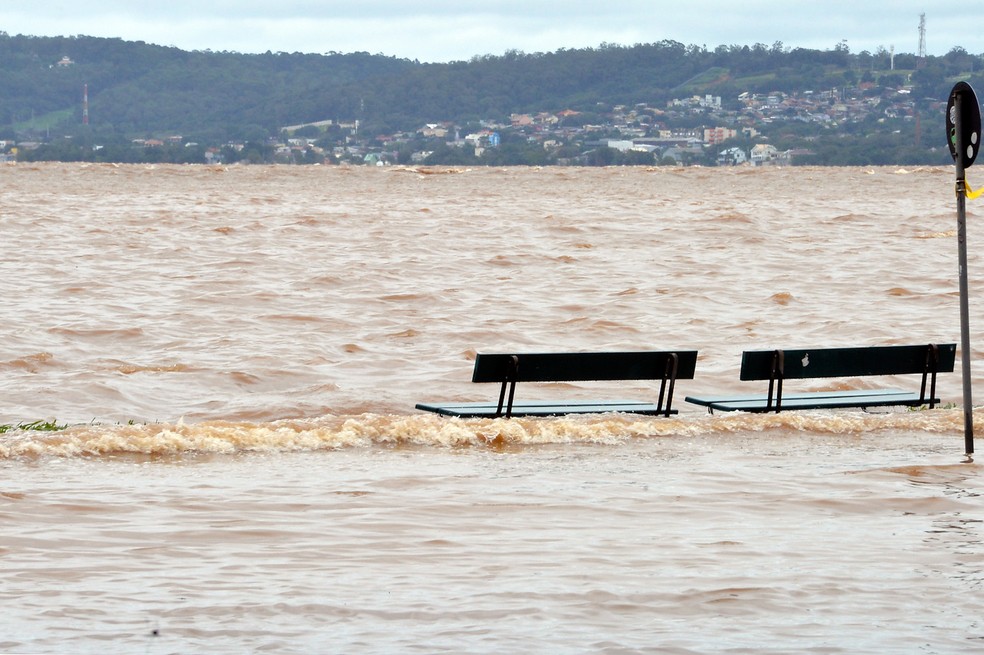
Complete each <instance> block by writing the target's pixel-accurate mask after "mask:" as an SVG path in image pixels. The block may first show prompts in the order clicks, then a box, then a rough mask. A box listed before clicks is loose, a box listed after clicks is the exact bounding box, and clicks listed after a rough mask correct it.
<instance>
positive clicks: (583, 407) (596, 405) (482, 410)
mask: <svg viewBox="0 0 984 655" xmlns="http://www.w3.org/2000/svg"><path fill="white" fill-rule="evenodd" d="M416 407H417V409H422V410H425V411H428V412H435V413H437V414H443V415H444V416H457V417H459V418H494V417H495V416H496V409H497V404H496V403H494V402H462V403H451V402H445V403H417V406H416ZM608 412H619V413H625V414H645V415H650V416H654V415H657V414H665V413H666V408H665V407H664V408H663V409H660V408H659V407H658V406H657V405H655V404H653V403H646V402H640V401H637V400H594V401H591V400H587V401H564V400H554V401H550V400H542V401H531V402H522V403H513V407H512V415H513V416H563V415H565V414H604V413H608ZM670 413H671V414H676V413H677V410H675V409H671V410H670Z"/></svg>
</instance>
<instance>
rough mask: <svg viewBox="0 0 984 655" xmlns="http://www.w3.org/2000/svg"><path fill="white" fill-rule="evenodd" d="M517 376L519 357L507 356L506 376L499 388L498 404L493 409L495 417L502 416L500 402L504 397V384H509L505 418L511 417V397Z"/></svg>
mask: <svg viewBox="0 0 984 655" xmlns="http://www.w3.org/2000/svg"><path fill="white" fill-rule="evenodd" d="M518 377H519V357H517V356H516V355H513V356H511V357H510V358H509V368H508V370H507V372H506V377H505V378H503V380H502V387H501V388H500V389H499V406H498V407H496V409H495V417H496V418H498V417H500V416H502V403H503V402H504V401H505V399H506V385H508V386H509V403H508V404H507V405H506V418H512V407H513V398H514V397H515V396H516V380H517V378H518Z"/></svg>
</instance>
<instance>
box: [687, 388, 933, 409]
mask: <svg viewBox="0 0 984 655" xmlns="http://www.w3.org/2000/svg"><path fill="white" fill-rule="evenodd" d="M686 401H687V402H689V403H693V404H695V405H704V406H705V407H708V408H709V409H717V410H720V411H724V412H732V411H744V412H764V411H766V404H767V402H768V397H767V396H765V395H750V396H716V397H711V398H700V397H695V396H688V397H687V398H686ZM930 402H932V403H934V404H939V402H940V399H939V398H933V399H930V398H922V399H920V397H919V394H918V393H914V392H911V391H902V390H900V389H857V390H847V391H817V392H808V393H787V394H783V396H782V408H783V409H784V410H787V409H788V410H795V409H845V408H850V407H854V408H863V407H892V406H909V407H913V406H918V405H923V404H927V403H930ZM773 409H774V405H773Z"/></svg>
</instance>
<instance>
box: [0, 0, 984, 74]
mask: <svg viewBox="0 0 984 655" xmlns="http://www.w3.org/2000/svg"><path fill="white" fill-rule="evenodd" d="M942 4H943V3H939V2H929V1H928V0H920V1H917V2H912V1H910V0H849V1H844V0H813V1H811V2H803V1H800V0H784V1H777V0H669V1H668V0H613V1H605V0H564V1H556V2H554V1H551V2H544V1H537V0H486V1H484V2H470V1H468V0H457V1H451V0H348V1H346V2H338V1H335V0H166V1H159V0H0V30H2V31H5V32H7V33H8V34H11V35H14V34H29V35H32V36H68V35H86V36H104V37H119V38H122V39H124V40H127V41H146V42H147V43H153V44H158V45H165V46H176V47H178V48H181V49H183V50H216V51H222V50H229V51H235V52H243V53H255V52H266V51H267V50H270V51H273V52H281V51H282V52H306V53H325V52H342V53H350V52H369V53H372V54H384V55H390V56H396V57H400V58H407V59H418V60H420V61H425V62H446V61H456V60H468V59H470V58H471V57H473V56H475V55H486V54H491V55H501V54H503V53H504V52H506V51H507V50H520V51H523V52H528V53H533V52H551V51H554V50H558V49H560V48H585V47H596V46H598V45H600V44H602V43H616V44H620V45H632V44H635V43H654V42H657V41H661V40H663V39H670V40H673V41H679V42H680V43H683V44H684V45H691V44H696V45H702V46H707V48H708V49H712V50H713V49H714V48H715V47H717V46H719V45H734V44H738V45H754V44H755V43H764V44H766V45H768V46H770V47H771V46H772V45H773V44H774V43H775V42H776V41H781V42H782V43H783V44H784V45H785V46H786V47H789V48H796V47H802V48H814V49H819V50H831V49H833V48H834V47H835V46H837V44H839V43H840V42H842V41H844V42H846V44H847V47H848V48H849V49H850V51H851V52H854V53H857V52H861V51H863V50H868V51H870V52H875V51H876V50H877V49H878V48H879V47H881V48H885V49H886V50H888V49H890V48H891V47H893V46H894V48H895V51H896V52H910V53H917V51H918V48H919V16H920V14H923V13H925V14H926V37H925V43H926V51H927V53H928V54H931V55H943V54H946V53H947V52H949V51H950V50H951V49H952V48H953V47H955V46H960V47H963V48H964V49H966V50H967V51H968V52H970V53H973V54H981V53H984V3H981V2H962V3H949V5H950V7H949V8H948V9H946V10H944V9H943V8H941V5H942ZM927 5H932V6H931V7H927Z"/></svg>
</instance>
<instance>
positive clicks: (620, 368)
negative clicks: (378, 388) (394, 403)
mask: <svg viewBox="0 0 984 655" xmlns="http://www.w3.org/2000/svg"><path fill="white" fill-rule="evenodd" d="M696 367H697V351H696V350H681V351H676V352H664V351H639V352H586V353H525V354H522V353H514V354H499V353H491V354H481V353H479V354H478V355H477V356H476V357H475V368H474V371H473V372H472V382H498V383H500V384H501V385H502V386H501V388H500V389H499V400H498V402H496V401H491V402H472V403H458V402H444V403H418V404H417V409H422V410H426V411H428V412H437V413H438V414H444V415H446V416H459V417H485V418H496V417H499V416H505V417H506V418H509V417H511V416H561V415H564V414H598V413H604V412H627V413H632V414H649V415H659V414H662V415H663V416H669V415H670V414H675V413H676V410H674V409H672V407H671V405H672V403H673V387H674V385H675V383H676V381H677V380H678V379H685V380H692V379H693V377H694V370H695V369H696ZM589 380H660V387H659V399H658V402H657V403H656V404H653V403H651V402H643V401H633V400H602V401H570V402H566V401H532V402H521V403H517V402H514V401H513V397H514V396H515V393H516V383H517V382H584V381H589Z"/></svg>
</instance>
